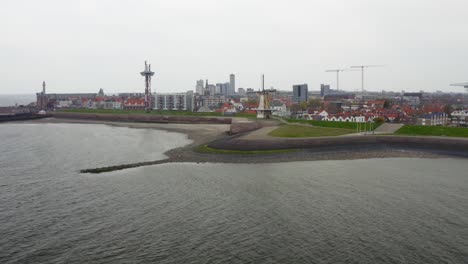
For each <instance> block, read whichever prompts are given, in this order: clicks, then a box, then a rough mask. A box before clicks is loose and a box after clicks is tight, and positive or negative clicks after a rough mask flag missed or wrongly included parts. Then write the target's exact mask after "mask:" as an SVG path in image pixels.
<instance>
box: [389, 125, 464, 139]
mask: <svg viewBox="0 0 468 264" xmlns="http://www.w3.org/2000/svg"><path fill="white" fill-rule="evenodd" d="M395 134H400V135H414V136H446V137H468V128H466V127H443V126H412V125H404V126H403V127H402V128H400V129H399V130H397V131H396V132H395Z"/></svg>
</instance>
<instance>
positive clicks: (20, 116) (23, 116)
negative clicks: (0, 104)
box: [0, 114, 50, 123]
mask: <svg viewBox="0 0 468 264" xmlns="http://www.w3.org/2000/svg"><path fill="white" fill-rule="evenodd" d="M46 117H50V115H38V114H16V115H0V123H1V122H13V121H25V120H33V119H41V118H46Z"/></svg>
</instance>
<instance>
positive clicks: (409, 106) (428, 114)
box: [0, 65, 468, 127]
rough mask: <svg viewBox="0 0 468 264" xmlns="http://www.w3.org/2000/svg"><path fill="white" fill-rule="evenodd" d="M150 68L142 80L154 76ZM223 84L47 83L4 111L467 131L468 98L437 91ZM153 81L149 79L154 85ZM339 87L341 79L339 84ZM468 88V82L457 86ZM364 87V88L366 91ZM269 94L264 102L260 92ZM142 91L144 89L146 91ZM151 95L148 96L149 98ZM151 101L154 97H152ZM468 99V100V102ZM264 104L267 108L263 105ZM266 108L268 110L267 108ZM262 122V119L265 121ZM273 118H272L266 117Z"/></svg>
mask: <svg viewBox="0 0 468 264" xmlns="http://www.w3.org/2000/svg"><path fill="white" fill-rule="evenodd" d="M150 67H151V66H150V65H149V66H148V65H145V71H143V72H142V73H141V74H142V75H143V76H145V75H148V76H152V74H154V73H152V72H151V69H150ZM226 77H227V78H226V79H227V80H226V81H224V82H216V83H211V82H209V80H208V79H206V80H203V79H200V80H196V81H195V84H194V88H193V89H191V90H188V91H187V92H183V93H159V92H157V87H155V90H156V92H151V84H150V82H148V85H147V87H146V90H145V93H118V94H112V95H110V94H106V93H105V92H104V90H103V89H99V91H97V93H61V94H59V93H47V91H46V82H43V83H42V91H41V92H39V93H37V94H36V97H37V100H36V102H33V103H31V104H29V105H25V106H14V107H1V108H0V112H1V113H2V114H3V115H5V114H19V113H33V112H34V113H40V114H41V113H42V114H43V113H45V112H48V111H60V110H71V109H107V110H112V109H113V110H128V111H136V110H148V107H149V108H150V110H155V111H157V110H164V111H179V112H184V111H185V112H193V113H216V114H218V115H225V116H236V115H239V114H250V115H257V116H258V114H259V105H261V106H262V108H264V109H263V110H267V111H269V113H270V114H271V115H273V116H277V117H282V118H295V119H305V120H319V121H334V122H358V123H363V122H391V123H404V124H415V125H422V126H462V127H466V126H467V122H468V103H467V100H468V96H465V94H464V93H462V92H460V93H445V92H442V91H437V92H432V93H430V92H424V91H420V92H405V91H400V92H395V91H381V92H370V91H365V90H364V89H362V90H361V91H359V92H349V91H344V90H339V89H338V87H337V88H336V89H332V86H331V85H330V84H321V85H320V87H317V89H309V86H308V85H307V84H297V85H292V87H291V88H290V89H289V90H277V89H273V88H272V89H267V90H265V89H264V88H263V87H262V88H261V89H257V90H255V89H253V88H248V87H245V88H244V87H239V88H237V87H236V76H235V75H234V74H230V75H229V76H226ZM150 79H151V77H149V80H150ZM336 85H337V86H338V85H339V80H337V84H336ZM458 86H464V87H465V88H466V89H468V88H467V87H468V83H462V84H458ZM363 88H364V87H363ZM262 90H263V91H264V92H265V91H267V93H266V97H265V98H263V96H262V93H261V91H262ZM142 91H143V89H142ZM148 94H149V95H148ZM149 97H150V98H149ZM465 97H466V98H465ZM260 100H265V103H263V102H259V101H260ZM266 108H267V109H266ZM262 117H263V116H262ZM265 117H266V118H269V117H270V116H269V115H266V116H265Z"/></svg>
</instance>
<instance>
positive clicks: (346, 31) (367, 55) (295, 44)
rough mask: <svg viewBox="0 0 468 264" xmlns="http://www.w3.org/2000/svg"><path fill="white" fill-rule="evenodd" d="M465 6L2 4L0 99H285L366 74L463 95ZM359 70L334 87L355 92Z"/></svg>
mask: <svg viewBox="0 0 468 264" xmlns="http://www.w3.org/2000/svg"><path fill="white" fill-rule="evenodd" d="M467 10H468V1H467V0H443V1H442V0H440V1H436V0H320V1H314V0H287V1H286V0H285V1H276V0H232V1H230V0H164V1H163V0H148V1H143V0H140V1H130V0H128V1H123V0H83V1H78V0H74V1H71V0H70V1H67V0H40V1H39V0H29V1H28V0H1V8H0V94H22V93H34V92H37V91H39V90H40V89H41V83H42V81H43V80H45V81H46V82H47V84H48V86H47V89H48V92H50V93H54V92H57V93H60V92H97V91H98V90H99V88H103V89H104V91H105V92H106V93H110V92H125V91H128V92H143V91H144V83H143V77H141V76H140V74H139V72H140V71H142V70H143V64H144V61H145V60H148V61H149V62H150V63H151V64H152V70H153V71H155V72H156V74H155V77H154V79H153V86H152V88H153V91H156V92H182V91H187V90H190V89H194V86H195V82H196V80H197V79H204V80H205V79H208V80H209V82H210V83H216V82H227V81H228V80H229V74H230V73H234V74H236V84H237V85H236V86H237V88H238V87H252V88H255V89H257V88H258V87H259V85H260V76H261V74H262V73H264V74H265V79H266V80H265V83H266V86H267V87H270V86H273V87H275V88H277V89H282V90H291V89H292V88H291V86H292V85H293V84H299V83H307V84H308V85H309V89H312V90H317V89H319V86H320V84H321V83H329V84H331V85H332V88H334V87H335V85H336V75H335V74H334V73H326V72H325V70H327V69H335V68H348V67H349V66H351V65H361V64H383V65H385V67H376V68H369V69H367V70H366V72H365V73H366V77H365V81H366V84H365V85H366V88H367V90H373V91H380V90H387V91H389V90H395V91H400V90H406V91H419V90H425V91H436V90H446V91H459V92H461V91H463V88H461V87H460V88H457V87H450V86H449V84H450V83H452V82H466V81H468V16H467V15H466V12H467ZM360 76H361V75H360V72H344V73H342V75H341V80H340V88H343V89H346V90H351V91H353V90H357V89H360V86H361V79H360V78H361V77H360Z"/></svg>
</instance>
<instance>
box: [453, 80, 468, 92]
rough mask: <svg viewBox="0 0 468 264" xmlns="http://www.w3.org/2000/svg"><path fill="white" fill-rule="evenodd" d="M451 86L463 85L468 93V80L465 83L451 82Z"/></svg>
mask: <svg viewBox="0 0 468 264" xmlns="http://www.w3.org/2000/svg"><path fill="white" fill-rule="evenodd" d="M450 86H462V87H463V88H465V90H466V92H467V93H468V82H465V83H452V84H450Z"/></svg>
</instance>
